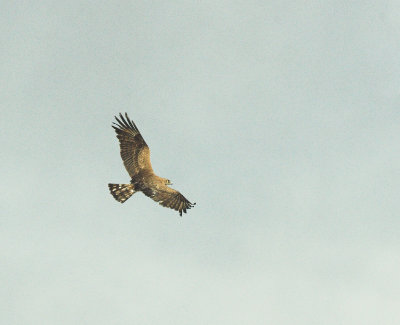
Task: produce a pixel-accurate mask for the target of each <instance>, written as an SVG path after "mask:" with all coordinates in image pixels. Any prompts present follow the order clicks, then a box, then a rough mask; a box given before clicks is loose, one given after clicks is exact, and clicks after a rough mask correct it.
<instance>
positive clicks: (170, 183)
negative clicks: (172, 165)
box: [164, 178, 172, 185]
mask: <svg viewBox="0 0 400 325" xmlns="http://www.w3.org/2000/svg"><path fill="white" fill-rule="evenodd" d="M164 180H165V185H172V182H171V181H170V180H169V179H166V178H165V179H164Z"/></svg>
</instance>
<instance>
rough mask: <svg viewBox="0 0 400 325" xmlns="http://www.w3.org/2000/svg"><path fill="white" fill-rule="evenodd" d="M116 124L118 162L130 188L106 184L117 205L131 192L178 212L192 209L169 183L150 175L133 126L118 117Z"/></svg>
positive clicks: (144, 146)
mask: <svg viewBox="0 0 400 325" xmlns="http://www.w3.org/2000/svg"><path fill="white" fill-rule="evenodd" d="M115 119H116V120H117V122H118V123H115V122H114V123H113V125H112V127H113V128H114V130H115V132H116V133H117V138H118V140H119V146H120V149H121V158H122V161H123V162H124V165H125V169H126V171H127V172H128V174H129V176H130V177H131V182H130V184H108V188H109V189H110V193H111V195H112V196H113V197H114V199H116V200H117V201H118V202H121V203H124V202H125V201H126V200H127V199H129V198H130V197H131V196H132V195H133V194H134V193H135V192H140V191H141V192H143V193H144V194H145V195H146V196H148V197H149V198H151V199H153V200H154V201H156V202H158V203H159V204H160V205H162V206H164V207H167V208H171V209H174V210H176V211H179V215H181V216H182V211H183V212H184V213H186V210H188V209H190V208H192V207H193V206H194V205H195V204H196V203H191V202H189V201H188V200H187V199H186V198H185V197H184V196H183V195H182V194H181V193H179V192H178V191H176V190H174V189H172V188H170V187H169V186H168V185H172V183H171V181H170V180H169V179H167V178H162V177H159V176H157V175H156V174H154V171H153V168H152V167H151V163H150V149H149V147H148V145H147V144H146V142H145V141H144V139H143V137H142V135H141V134H140V132H139V130H138V128H137V127H136V124H135V123H134V122H133V121H132V120H130V119H129V117H128V114H127V113H125V118H124V116H123V115H122V114H121V113H119V118H118V117H116V116H115Z"/></svg>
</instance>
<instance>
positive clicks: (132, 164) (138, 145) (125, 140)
mask: <svg viewBox="0 0 400 325" xmlns="http://www.w3.org/2000/svg"><path fill="white" fill-rule="evenodd" d="M125 118H126V119H125ZM125 118H124V117H123V116H122V114H121V113H119V118H118V117H116V116H115V119H116V120H117V122H118V123H113V124H114V125H112V127H113V128H114V129H115V132H116V133H117V138H118V140H119V146H120V149H121V158H122V161H123V162H124V165H125V168H126V170H127V172H128V173H129V176H131V177H133V176H134V175H136V174H137V173H138V172H139V171H140V170H143V169H147V170H149V171H151V172H153V168H152V167H151V162H150V149H149V147H148V145H147V144H146V142H145V141H144V139H143V137H142V135H141V134H140V132H139V130H138V128H137V127H136V125H135V123H134V122H133V121H132V120H130V119H129V117H128V114H127V113H125Z"/></svg>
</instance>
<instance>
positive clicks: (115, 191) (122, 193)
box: [108, 184, 135, 203]
mask: <svg viewBox="0 0 400 325" xmlns="http://www.w3.org/2000/svg"><path fill="white" fill-rule="evenodd" d="M108 188H109V189H110V193H111V195H112V196H113V197H114V199H116V200H117V201H118V202H121V203H124V202H125V201H126V200H127V199H129V198H130V197H131V196H132V194H133V193H135V190H134V187H133V185H132V184H108Z"/></svg>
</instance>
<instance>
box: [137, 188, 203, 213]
mask: <svg viewBox="0 0 400 325" xmlns="http://www.w3.org/2000/svg"><path fill="white" fill-rule="evenodd" d="M143 193H144V194H145V195H146V196H148V197H150V198H151V199H153V200H154V201H156V202H158V203H159V204H160V205H162V206H164V207H166V208H171V209H173V210H176V211H179V214H180V215H181V216H182V211H183V212H184V213H186V210H188V209H190V208H192V207H193V206H194V205H195V204H196V203H191V202H189V200H187V199H186V198H185V197H184V196H183V195H182V194H181V193H180V192H178V191H177V190H174V189H172V188H170V187H168V186H166V185H160V186H157V187H155V186H154V187H149V188H146V189H144V190H143Z"/></svg>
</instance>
